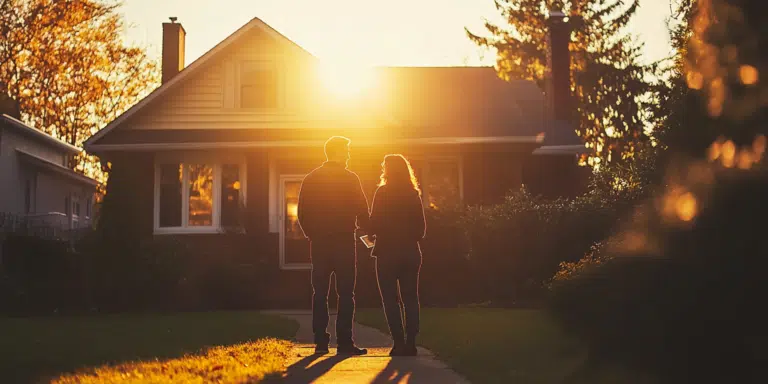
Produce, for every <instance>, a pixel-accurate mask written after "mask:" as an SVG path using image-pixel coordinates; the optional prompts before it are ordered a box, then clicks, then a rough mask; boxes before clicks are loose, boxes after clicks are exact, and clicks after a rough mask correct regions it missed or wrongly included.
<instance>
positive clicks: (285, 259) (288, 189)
mask: <svg viewBox="0 0 768 384" xmlns="http://www.w3.org/2000/svg"><path fill="white" fill-rule="evenodd" d="M303 178H304V177H303V176H298V175H290V176H286V175H283V176H281V177H280V207H281V208H280V216H279V219H280V268H283V269H309V268H310V267H311V264H310V257H309V240H307V239H306V238H305V237H304V233H303V232H302V231H301V227H300V226H299V215H298V206H299V190H300V189H301V181H302V179H303Z"/></svg>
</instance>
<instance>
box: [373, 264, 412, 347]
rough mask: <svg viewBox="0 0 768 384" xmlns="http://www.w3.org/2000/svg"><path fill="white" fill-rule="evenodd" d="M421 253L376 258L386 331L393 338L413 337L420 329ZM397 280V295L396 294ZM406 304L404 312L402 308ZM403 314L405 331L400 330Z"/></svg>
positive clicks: (399, 339) (401, 328)
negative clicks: (387, 330) (387, 325)
mask: <svg viewBox="0 0 768 384" xmlns="http://www.w3.org/2000/svg"><path fill="white" fill-rule="evenodd" d="M420 269H421V255H420V254H417V255H398V254H389V255H384V256H379V257H377V258H376V277H377V280H378V282H379V292H380V293H381V302H382V304H384V314H385V315H386V316H387V323H389V331H390V333H391V334H392V338H393V339H394V340H395V341H401V340H404V339H405V336H406V335H407V336H408V338H409V339H415V338H416V335H417V334H418V333H419V270H420ZM398 282H399V283H400V295H398V289H397V288H398ZM401 303H402V306H404V307H405V311H404V312H405V313H403V308H402V306H401ZM403 315H405V332H403Z"/></svg>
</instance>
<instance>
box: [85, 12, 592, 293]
mask: <svg viewBox="0 0 768 384" xmlns="http://www.w3.org/2000/svg"><path fill="white" fill-rule="evenodd" d="M557 20H560V22H561V21H562V20H563V17H560V18H559V19H557ZM569 36H570V32H568V33H567V34H565V35H564V36H560V37H559V40H558V39H553V45H554V44H555V43H557V44H561V47H560V48H561V49H560V50H554V49H553V57H552V59H553V62H554V61H557V60H566V65H565V67H564V70H565V74H564V75H563V74H559V75H553V79H554V80H556V81H552V82H551V83H552V85H553V87H554V86H556V85H559V86H560V89H554V90H553V92H564V95H565V96H566V97H562V95H561V96H558V98H557V100H559V101H560V105H555V104H553V105H552V106H548V103H547V101H546V100H545V96H544V93H543V92H542V90H541V89H540V88H539V87H538V86H537V85H536V84H535V83H534V82H530V81H511V82H505V81H503V80H501V79H499V78H498V77H497V75H496V73H495V71H494V69H493V68H491V67H445V68H422V67H396V68H393V67H385V68H378V69H377V70H376V76H375V78H376V80H377V81H376V85H375V86H372V87H371V88H370V89H368V90H365V91H363V92H362V93H361V94H360V95H358V96H356V97H354V98H347V99H338V98H335V97H334V96H333V95H332V94H330V93H329V92H328V90H327V88H325V87H324V86H323V84H322V78H321V75H320V71H319V66H320V65H321V63H320V62H319V61H318V59H316V58H315V57H314V56H312V55H311V54H309V53H308V52H307V51H305V50H304V49H302V48H301V47H300V46H298V45H297V44H295V43H294V42H292V41H291V40H289V39H288V38H286V37H285V36H283V35H282V34H280V33H279V32H277V31H276V30H274V29H273V28H271V27H270V26H269V25H267V24H266V23H264V22H263V21H261V20H259V19H258V18H256V19H253V20H252V21H250V22H249V23H247V24H246V25H244V26H243V27H241V28H240V29H239V30H237V31H236V32H235V33H233V34H232V35H231V36H229V37H228V38H226V39H225V40H224V41H222V42H221V43H219V44H218V45H216V46H215V47H214V48H213V49H211V50H210V51H209V52H207V53H206V54H204V55H203V56H202V57H200V58H199V59H197V60H196V61H194V62H193V63H192V64H191V65H190V66H189V67H187V68H184V44H185V38H186V31H185V30H184V28H183V27H182V25H181V24H179V23H176V22H175V19H174V18H172V19H171V22H169V23H164V24H163V49H162V52H163V57H162V79H163V81H162V85H161V86H160V87H159V88H158V89H156V90H155V91H154V92H152V93H151V94H150V95H148V96H147V97H146V98H145V99H143V100H142V101H140V102H139V103H137V104H136V105H135V106H133V107H132V108H130V109H129V110H128V111H126V112H125V113H123V114H122V115H120V116H119V117H118V118H116V119H115V120H114V121H112V122H111V123H110V124H108V125H107V126H106V127H105V128H104V129H102V130H101V131H99V132H98V133H96V134H95V135H94V136H93V137H91V138H90V139H89V140H88V141H87V142H86V143H85V148H86V150H87V151H88V152H90V153H93V154H96V155H98V156H100V157H101V158H102V159H104V160H107V161H109V163H110V164H111V169H110V172H111V173H110V180H109V183H108V186H107V195H106V197H105V199H106V200H105V204H106V203H107V201H108V200H110V199H112V201H113V204H114V205H115V206H119V207H130V208H129V211H122V213H113V215H115V216H119V218H118V219H120V220H121V221H120V225H119V226H118V227H119V228H132V229H134V230H135V231H136V232H137V236H141V237H152V236H175V237H177V238H179V239H183V241H184V242H187V243H189V244H194V245H195V248H196V249H198V250H199V251H201V252H208V253H209V254H210V255H212V257H214V256H213V255H215V257H216V258H218V259H219V260H225V259H226V260H232V261H231V262H237V263H239V264H241V265H244V266H251V267H253V265H255V264H258V263H257V262H255V261H254V260H257V259H258V260H261V261H260V262H261V263H262V264H259V265H260V266H259V267H254V268H271V270H273V271H274V273H273V274H272V275H271V277H272V278H273V279H274V281H273V283H272V284H271V285H270V287H271V292H270V293H268V295H270V297H271V298H273V299H274V298H277V297H279V299H275V300H276V302H278V303H280V304H279V305H284V303H285V302H297V303H298V302H301V303H304V304H308V303H309V301H308V297H309V296H308V292H309V289H310V288H309V272H308V269H309V263H308V262H309V246H308V243H307V241H306V240H305V239H304V237H303V234H302V232H301V229H300V228H299V226H298V223H297V217H296V216H297V215H296V206H297V201H298V193H299V187H300V184H301V181H302V178H303V177H304V175H306V174H307V173H308V172H309V171H311V170H312V169H313V168H314V167H316V166H318V165H320V164H321V163H322V161H323V160H324V156H323V143H324V141H325V140H326V139H327V138H328V137H330V136H332V135H344V136H347V137H349V138H350V139H351V140H352V160H351V163H350V168H351V169H352V170H353V171H355V172H356V173H357V174H358V175H359V176H360V178H361V180H362V183H363V186H364V188H365V191H366V193H367V195H368V196H369V197H370V196H372V195H373V192H374V190H375V188H376V184H377V182H378V179H379V173H380V163H381V160H382V158H383V156H384V155H385V154H387V153H403V154H405V155H406V156H408V157H409V158H410V159H411V160H412V162H413V165H414V167H415V170H416V172H417V176H418V177H419V179H420V181H421V184H422V188H423V191H424V202H425V205H427V206H429V207H432V208H433V209H442V208H444V207H447V206H450V205H453V204H457V203H463V204H488V203H493V202H497V201H500V200H501V199H502V198H503V197H504V195H505V194H506V193H507V192H508V191H509V190H512V189H514V190H516V189H519V188H520V186H521V184H523V183H526V184H528V185H529V186H530V187H531V188H532V189H534V190H540V191H547V190H549V191H560V192H561V194H573V193H578V191H580V190H581V189H583V187H584V185H585V184H584V181H585V180H586V179H585V178H584V175H585V170H584V169H583V168H580V167H578V166H577V165H576V156H577V153H579V152H580V151H581V150H583V149H584V146H583V144H581V143H580V142H579V140H578V138H577V137H576V136H575V134H574V132H573V129H572V128H571V126H570V125H569V124H567V122H566V120H567V115H568V113H559V114H558V113H553V112H552V110H553V109H557V108H560V109H567V108H568V106H567V104H568V97H567V95H568V94H569V93H570V88H569V83H568V82H567V81H565V82H563V81H562V79H563V78H565V79H566V80H567V76H568V65H567V60H568V39H569ZM563 49H564V50H563ZM553 68H560V69H563V66H562V65H560V66H559V67H558V66H555V65H553ZM563 76H565V77H563ZM550 104H552V103H550ZM105 210H106V206H105ZM106 215H107V213H106V211H105V217H106ZM116 218H117V217H116ZM222 262H223V261H222ZM228 262H229V261H228Z"/></svg>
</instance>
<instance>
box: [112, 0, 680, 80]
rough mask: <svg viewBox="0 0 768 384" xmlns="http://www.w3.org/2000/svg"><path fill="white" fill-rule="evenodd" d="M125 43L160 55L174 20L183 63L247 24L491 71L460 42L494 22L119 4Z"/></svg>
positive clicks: (485, 5) (394, 8) (332, 44)
mask: <svg viewBox="0 0 768 384" xmlns="http://www.w3.org/2000/svg"><path fill="white" fill-rule="evenodd" d="M122 12H123V14H124V15H125V17H126V20H127V22H128V23H130V27H129V29H128V31H127V37H128V40H129V41H132V42H135V43H138V44H142V45H145V46H148V47H149V50H150V53H151V54H152V55H154V56H155V57H159V56H160V46H161V33H162V27H161V23H163V22H165V21H168V17H169V16H176V17H178V21H179V22H180V23H182V24H183V25H184V28H185V29H186V31H187V40H186V47H187V51H186V63H187V65H189V64H190V63H191V62H192V61H194V60H195V59H196V58H198V57H199V56H201V55H202V54H204V53H205V52H206V51H208V50H209V49H211V48H212V47H213V46H214V45H216V44H217V43H218V42H220V41H221V40H223V39H224V38H226V37H227V36H228V35H229V34H231V33H232V32H234V31H235V30H236V29H237V28H239V27H240V26H242V25H243V24H245V23H247V22H248V21H249V20H250V19H252V18H253V17H258V18H260V19H262V20H263V21H265V22H266V23H267V24H269V25H271V26H272V27H273V28H275V29H277V30H278V31H280V32H281V33H282V34H284V35H286V36H287V37H288V38H290V39H291V40H293V41H295V42H296V43H298V44H299V45H301V46H302V47H304V48H305V49H306V50H308V51H309V52H311V53H313V54H315V55H316V56H318V57H320V58H322V59H328V60H339V61H343V62H347V63H355V64H360V65H394V66H411V65H412V66H451V65H493V63H494V57H493V55H492V54H488V53H485V54H484V52H483V50H481V49H480V48H479V47H477V46H475V45H474V44H473V43H472V42H470V41H469V39H467V37H466V35H465V32H464V27H469V28H470V30H472V31H476V32H484V29H483V27H482V26H483V19H484V18H487V19H489V20H491V21H498V20H499V19H500V15H499V12H498V11H497V10H496V9H495V7H494V3H493V0H390V1H373V0H323V1H317V0H161V1H159V0H125V5H124V6H123V9H122ZM669 13H670V7H669V0H643V2H642V8H641V9H640V11H639V14H638V15H637V17H636V18H635V20H634V21H633V25H632V30H631V31H632V33H635V34H637V35H638V36H639V38H640V40H641V41H644V42H645V44H646V48H645V57H646V60H655V59H659V58H662V57H665V56H667V55H668V54H669V52H670V47H669V41H668V38H667V34H666V27H665V17H667V16H668V15H669Z"/></svg>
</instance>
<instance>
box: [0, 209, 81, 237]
mask: <svg viewBox="0 0 768 384" xmlns="http://www.w3.org/2000/svg"><path fill="white" fill-rule="evenodd" d="M90 231H91V226H90V219H81V218H70V217H69V216H67V215H65V214H63V213H59V212H51V213H43V214H33V215H19V214H13V213H7V212H0V242H1V241H2V239H3V238H4V237H5V236H7V235H24V236H34V237H39V238H42V239H47V240H62V241H69V242H76V241H78V240H79V239H81V238H82V237H83V236H84V235H85V234H87V233H88V232H90Z"/></svg>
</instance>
